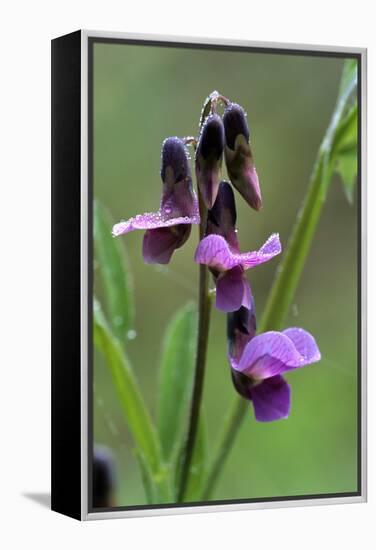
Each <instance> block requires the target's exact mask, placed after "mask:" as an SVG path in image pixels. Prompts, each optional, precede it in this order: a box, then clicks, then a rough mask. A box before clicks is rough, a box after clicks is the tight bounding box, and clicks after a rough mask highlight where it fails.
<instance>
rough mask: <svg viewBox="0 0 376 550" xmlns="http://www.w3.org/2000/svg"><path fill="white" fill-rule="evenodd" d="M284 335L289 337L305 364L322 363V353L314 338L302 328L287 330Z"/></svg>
mask: <svg viewBox="0 0 376 550" xmlns="http://www.w3.org/2000/svg"><path fill="white" fill-rule="evenodd" d="M283 334H285V335H286V336H288V337H289V338H290V340H291V341H292V342H293V344H294V346H295V347H296V349H297V350H298V352H299V353H300V355H301V356H302V357H303V360H304V364H309V363H315V362H316V361H320V359H321V353H320V350H319V348H318V346H317V344H316V340H315V339H314V337H313V336H312V335H311V334H310V333H309V332H307V331H305V330H303V329H302V328H297V327H293V328H287V329H286V330H284V331H283Z"/></svg>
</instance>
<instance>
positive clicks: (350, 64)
mask: <svg viewBox="0 0 376 550" xmlns="http://www.w3.org/2000/svg"><path fill="white" fill-rule="evenodd" d="M357 72H358V61H357V59H346V61H345V62H344V64H343V69H342V76H341V82H340V85H339V93H338V95H339V96H342V95H343V94H344V93H345V90H346V88H347V87H348V86H349V85H351V81H352V80H353V79H354V78H356V77H357Z"/></svg>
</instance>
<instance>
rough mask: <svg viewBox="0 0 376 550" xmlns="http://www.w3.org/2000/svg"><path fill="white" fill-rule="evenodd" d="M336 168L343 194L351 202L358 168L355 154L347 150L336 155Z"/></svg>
mask: <svg viewBox="0 0 376 550" xmlns="http://www.w3.org/2000/svg"><path fill="white" fill-rule="evenodd" d="M336 170H337V172H338V173H339V174H340V176H341V179H342V182H343V187H344V191H345V195H346V197H347V199H348V201H349V202H350V204H352V202H353V194H354V183H355V181H356V175H357V170H358V161H357V154H356V150H355V152H353V151H349V152H347V154H345V153H343V154H341V155H339V156H338V159H337V164H336Z"/></svg>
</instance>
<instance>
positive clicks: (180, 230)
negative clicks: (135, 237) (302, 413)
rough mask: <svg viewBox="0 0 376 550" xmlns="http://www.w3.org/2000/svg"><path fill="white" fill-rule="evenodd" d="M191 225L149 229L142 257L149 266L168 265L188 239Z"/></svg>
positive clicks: (143, 245) (145, 237)
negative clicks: (173, 255)
mask: <svg viewBox="0 0 376 550" xmlns="http://www.w3.org/2000/svg"><path fill="white" fill-rule="evenodd" d="M190 232H191V226H190V225H178V226H176V227H161V228H158V229H148V230H147V231H146V233H145V235H144V240H143V244H142V255H143V257H144V261H145V262H146V263H147V264H168V263H169V261H170V259H171V256H172V254H173V253H174V251H175V250H176V249H177V248H180V247H181V246H182V245H183V244H184V243H185V242H186V240H187V239H188V237H189V235H190Z"/></svg>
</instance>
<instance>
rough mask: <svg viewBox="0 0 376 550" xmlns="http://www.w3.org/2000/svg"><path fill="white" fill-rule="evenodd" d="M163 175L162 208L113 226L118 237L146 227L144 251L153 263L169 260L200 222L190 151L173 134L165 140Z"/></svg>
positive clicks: (145, 256) (148, 260)
mask: <svg viewBox="0 0 376 550" xmlns="http://www.w3.org/2000/svg"><path fill="white" fill-rule="evenodd" d="M161 178H162V182H163V185H162V197H161V203H160V208H159V210H158V211H157V212H149V213H145V214H138V215H137V216H134V217H133V218H130V219H129V220H127V221H124V222H120V223H117V224H116V225H114V227H113V229H112V234H113V235H114V236H115V237H117V236H118V235H124V234H125V233H129V232H130V231H134V230H135V229H144V230H146V232H145V235H144V240H143V248H142V253H143V257H144V260H145V262H146V263H151V264H152V263H159V264H167V263H169V261H170V259H171V256H172V254H173V253H174V251H175V250H176V249H178V248H180V247H181V246H183V244H184V243H185V242H186V241H187V239H188V237H189V235H190V232H191V225H192V224H199V223H200V214H199V207H198V201H197V197H196V194H195V192H194V190H193V186H192V176H191V170H190V167H189V160H188V156H187V151H186V147H185V145H184V143H183V141H182V140H181V139H180V138H177V137H170V138H167V139H166V140H165V141H164V142H163V147H162V165H161Z"/></svg>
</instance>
